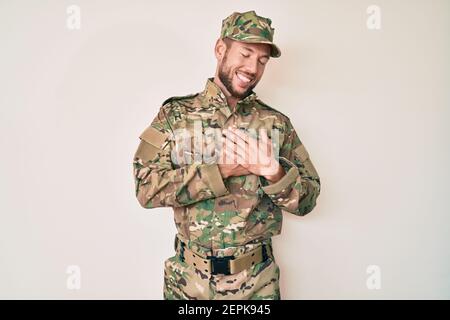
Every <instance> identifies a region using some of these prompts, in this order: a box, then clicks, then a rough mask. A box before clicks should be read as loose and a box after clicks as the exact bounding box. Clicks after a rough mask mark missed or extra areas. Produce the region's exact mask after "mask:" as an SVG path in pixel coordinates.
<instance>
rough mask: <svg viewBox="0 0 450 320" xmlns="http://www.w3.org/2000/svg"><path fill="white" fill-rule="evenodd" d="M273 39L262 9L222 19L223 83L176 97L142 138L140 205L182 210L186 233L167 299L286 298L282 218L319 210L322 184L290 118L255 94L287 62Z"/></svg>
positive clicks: (137, 161) (172, 262) (178, 213)
mask: <svg viewBox="0 0 450 320" xmlns="http://www.w3.org/2000/svg"><path fill="white" fill-rule="evenodd" d="M273 34H274V29H273V28H272V27H271V20H270V19H268V18H264V17H260V16H258V15H257V14H256V13H255V12H254V11H248V12H244V13H238V12H235V13H233V14H232V15H230V16H229V17H228V18H226V19H225V20H223V22H222V32H221V37H220V39H218V40H217V42H216V46H215V55H216V58H217V69H216V73H215V76H214V78H209V79H208V80H207V82H206V87H205V89H204V90H203V91H202V92H199V93H197V94H193V95H188V96H181V97H172V98H169V99H167V100H166V101H165V102H164V103H163V105H162V107H161V108H160V110H159V113H158V115H157V116H156V118H155V119H154V120H153V122H152V123H151V125H150V126H149V127H148V128H147V129H145V130H144V131H143V133H142V134H141V135H140V139H141V142H140V144H139V147H138V149H137V151H136V154H135V156H134V162H133V167H134V176H135V183H136V197H137V199H138V201H139V203H140V204H141V205H142V206H143V207H144V208H155V207H163V206H170V207H173V209H174V215H175V216H174V218H175V224H176V227H177V230H178V233H177V235H176V237H175V250H176V255H175V256H173V257H171V258H169V259H167V260H166V261H165V270H164V290H163V291H164V298H165V299H280V298H281V297H280V288H279V278H280V270H279V267H278V265H277V264H276V262H275V258H274V256H273V253H272V246H271V237H273V236H275V235H277V234H279V233H280V231H281V224H282V211H286V212H290V213H293V214H295V215H300V216H301V215H305V214H307V213H309V212H311V210H312V209H313V208H314V207H315V205H316V199H317V197H318V196H319V193H320V179H319V176H318V174H317V172H316V170H315V168H314V166H313V164H312V162H311V159H310V158H309V155H308V152H307V151H306V149H305V147H304V145H303V144H302V142H301V141H300V139H299V137H298V136H297V134H296V132H295V130H294V128H293V126H292V124H291V122H290V121H289V119H288V118H287V117H286V116H284V115H283V114H281V113H280V112H278V111H276V110H275V109H273V108H271V107H269V106H268V105H266V104H265V103H263V102H262V101H261V100H259V99H258V98H257V96H256V94H255V92H254V91H253V89H254V88H255V86H256V85H257V84H258V82H259V81H260V79H261V77H262V76H263V74H264V69H265V67H266V65H267V63H268V61H269V59H270V57H279V56H280V55H281V53H280V50H279V49H278V47H277V46H276V45H275V44H274V43H273ZM180 137H181V139H180ZM186 137H187V138H186Z"/></svg>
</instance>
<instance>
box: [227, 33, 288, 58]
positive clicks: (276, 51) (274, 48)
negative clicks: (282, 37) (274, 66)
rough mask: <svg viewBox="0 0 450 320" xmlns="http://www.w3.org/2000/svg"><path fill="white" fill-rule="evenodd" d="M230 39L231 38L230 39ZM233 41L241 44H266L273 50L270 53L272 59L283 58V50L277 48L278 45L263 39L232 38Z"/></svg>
mask: <svg viewBox="0 0 450 320" xmlns="http://www.w3.org/2000/svg"><path fill="white" fill-rule="evenodd" d="M229 38H230V37H229ZM230 39H231V40H235V41H240V42H247V43H265V44H268V45H270V46H271V48H272V50H271V51H270V56H271V57H272V58H278V57H279V56H281V50H280V48H278V47H277V45H276V44H275V43H273V42H270V41H268V40H262V39H255V38H253V39H234V38H230Z"/></svg>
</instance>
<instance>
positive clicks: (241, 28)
mask: <svg viewBox="0 0 450 320" xmlns="http://www.w3.org/2000/svg"><path fill="white" fill-rule="evenodd" d="M271 24H272V20H270V19H269V18H264V17H261V16H258V15H257V14H256V12H255V11H253V10H252V11H247V12H243V13H240V12H234V13H233V14H231V15H230V16H229V17H227V18H225V19H224V20H223V21H222V30H221V38H230V39H233V40H237V41H242V42H250V43H267V44H270V46H271V47H272V52H271V56H272V57H274V58H278V57H279V56H281V51H280V49H279V48H278V47H277V46H276V45H275V44H274V43H273V35H274V32H275V29H274V28H272V27H271Z"/></svg>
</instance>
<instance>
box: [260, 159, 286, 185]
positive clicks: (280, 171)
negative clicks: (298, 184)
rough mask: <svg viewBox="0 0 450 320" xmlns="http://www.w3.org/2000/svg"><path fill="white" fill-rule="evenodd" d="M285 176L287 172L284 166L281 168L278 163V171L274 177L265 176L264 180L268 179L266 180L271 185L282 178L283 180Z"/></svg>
mask: <svg viewBox="0 0 450 320" xmlns="http://www.w3.org/2000/svg"><path fill="white" fill-rule="evenodd" d="M285 174H286V172H285V171H284V169H283V166H281V165H280V164H279V163H278V168H277V171H276V172H275V173H274V174H273V175H268V176H264V178H266V180H267V181H269V182H270V183H275V182H277V181H278V180H280V179H281V178H283V176H284V175H285Z"/></svg>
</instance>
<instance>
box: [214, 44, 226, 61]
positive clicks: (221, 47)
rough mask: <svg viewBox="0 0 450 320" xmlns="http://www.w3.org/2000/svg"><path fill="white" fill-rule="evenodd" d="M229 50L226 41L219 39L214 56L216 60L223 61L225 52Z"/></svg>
mask: <svg viewBox="0 0 450 320" xmlns="http://www.w3.org/2000/svg"><path fill="white" fill-rule="evenodd" d="M226 50H227V45H226V43H225V41H223V40H222V39H217V41H216V46H215V48H214V54H215V55H216V59H217V60H218V61H221V60H222V59H223V57H224V55H225V51H226Z"/></svg>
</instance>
